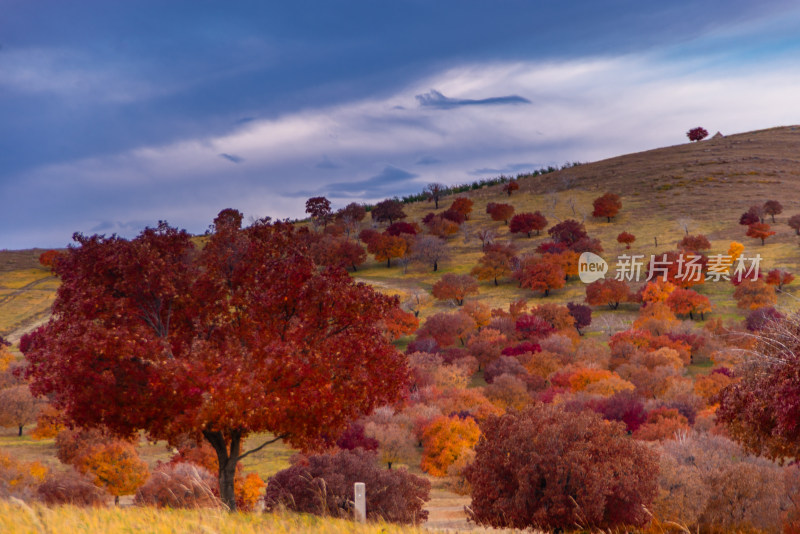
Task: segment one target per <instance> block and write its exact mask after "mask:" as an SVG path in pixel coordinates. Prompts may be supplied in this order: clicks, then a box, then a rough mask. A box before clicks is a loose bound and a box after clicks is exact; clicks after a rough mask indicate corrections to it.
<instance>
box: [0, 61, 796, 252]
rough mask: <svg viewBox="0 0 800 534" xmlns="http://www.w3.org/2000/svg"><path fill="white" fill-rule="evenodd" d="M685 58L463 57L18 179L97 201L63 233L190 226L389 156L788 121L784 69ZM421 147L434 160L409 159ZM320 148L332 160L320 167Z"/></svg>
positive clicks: (672, 139)
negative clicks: (265, 115)
mask: <svg viewBox="0 0 800 534" xmlns="http://www.w3.org/2000/svg"><path fill="white" fill-rule="evenodd" d="M697 64H698V63H697V62H692V63H688V62H686V63H681V62H676V61H672V62H666V61H664V60H663V59H659V58H657V57H652V56H644V55H638V56H634V55H632V56H625V57H618V58H597V59H589V60H581V61H571V62H562V63H554V62H550V63H535V62H515V63H506V64H473V65H464V66H460V67H457V68H453V69H450V70H448V71H445V72H442V73H441V74H439V75H436V76H433V77H430V78H426V79H422V80H418V81H416V82H414V83H413V84H410V85H409V86H406V87H404V88H402V89H399V90H398V91H397V93H396V94H394V95H392V96H390V97H387V98H382V99H366V100H363V101H358V102H352V103H350V104H346V105H337V106H330V107H324V108H318V109H308V110H305V111H301V112H297V113H292V114H287V115H285V116H282V117H278V118H275V119H272V120H259V121H251V122H248V123H246V124H245V125H243V126H242V127H241V128H240V129H238V130H237V131H235V132H233V133H231V134H227V135H222V136H213V135H211V136H199V137H197V138H195V139H187V140H184V141H181V142H177V143H173V144H169V145H165V146H153V147H148V148H143V149H137V150H132V151H129V152H126V153H123V154H118V155H114V156H109V157H101V158H91V159H85V160H81V161H74V162H68V163H64V164H60V165H53V166H49V167H43V168H39V169H36V170H34V171H32V172H29V173H27V174H26V175H25V176H20V177H18V178H17V179H18V180H24V181H25V183H26V184H29V187H33V188H36V187H38V188H39V189H40V191H39V192H38V193H37V192H36V191H34V192H33V193H29V195H30V194H32V195H33V196H34V198H35V197H36V195H37V194H40V195H48V194H50V195H57V194H58V192H59V191H62V190H65V189H66V188H78V189H79V190H84V191H87V192H89V193H91V194H89V195H88V196H89V197H92V198H94V199H95V200H94V201H93V203H90V204H87V205H85V206H82V207H81V216H80V217H78V216H70V217H71V218H70V220H68V221H65V222H64V224H65V225H67V226H68V227H69V231H68V232H65V235H69V234H71V232H72V230H73V229H75V228H74V227H75V226H76V225H77V226H79V228H82V229H84V230H86V228H87V227H94V226H96V224H98V223H99V221H105V220H112V221H119V220H123V221H124V220H142V219H149V218H153V219H154V220H157V219H159V218H161V219H164V218H166V219H168V220H170V221H171V222H173V223H175V224H181V225H186V226H188V227H189V228H190V229H191V230H194V231H200V230H202V229H204V228H205V227H206V226H207V225H208V223H209V221H210V220H211V217H213V214H214V213H215V212H216V211H215V210H218V209H221V208H223V207H237V208H240V209H242V210H243V211H245V212H246V213H247V214H248V215H254V216H263V215H272V216H274V217H280V218H282V217H290V216H302V214H303V213H302V210H303V200H304V199H299V198H298V197H297V192H298V191H301V192H302V191H307V192H308V193H309V196H310V195H312V194H318V193H327V194H328V195H329V196H330V197H331V198H332V199H334V200H336V199H339V201H340V202H339V203H340V204H342V203H344V202H348V201H351V200H352V199H351V198H349V197H347V196H346V195H344V194H341V195H337V194H336V192H335V191H329V190H328V189H326V188H327V186H328V185H329V184H335V183H338V182H343V181H362V180H367V179H369V178H370V177H374V176H376V175H379V174H380V173H381V171H382V170H383V169H385V168H387V167H394V168H397V169H402V170H404V171H407V172H409V173H411V174H414V175H417V176H418V177H417V178H414V179H413V183H412V184H411V185H410V186H409V187H410V191H409V192H413V191H416V190H421V188H422V186H423V184H425V183H426V182H428V181H434V180H435V181H442V182H447V183H455V182H465V181H470V180H472V179H474V177H473V176H472V175H470V174H469V173H470V172H471V171H474V170H475V169H480V168H506V167H508V165H509V164H514V163H519V162H526V161H530V162H537V163H539V164H542V165H547V164H560V163H564V162H566V161H576V160H578V161H593V160H598V159H602V158H606V157H611V156H614V155H618V154H624V153H628V152H635V151H640V150H645V149H649V148H656V147H659V146H664V145H670V144H678V143H682V142H686V138H685V132H686V130H688V129H689V128H690V127H693V126H698V125H702V126H704V127H706V128H707V129H708V130H710V131H711V132H712V133H713V132H715V131H717V130H720V131H722V132H723V133H734V132H740V131H747V130H752V129H758V128H765V127H770V126H776V125H782V124H787V123H796V122H800V121H798V119H799V118H800V104H798V103H797V100H796V88H797V87H798V84H799V82H800V73H797V72H795V70H794V69H791V68H787V67H786V66H783V65H780V64H777V63H776V64H766V63H765V64H761V65H749V66H748V68H747V69H740V70H728V71H726V72H719V71H718V70H717V71H715V72H713V73H711V72H709V73H704V71H702V70H694V69H695V67H696V66H697ZM30 83H34V82H32V81H31V82H30ZM431 88H433V89H435V90H437V91H440V92H441V93H443V94H444V95H445V96H446V97H450V98H459V99H486V98H492V97H497V96H504V95H510V94H515V95H520V96H521V97H524V98H527V99H528V100H530V101H531V104H526V105H513V106H512V105H507V106H504V105H493V106H468V107H459V108H455V109H446V110H445V109H431V108H425V107H420V106H419V105H418V103H417V102H416V100H415V98H414V97H415V95H418V94H421V93H426V92H428V91H429V90H430V89H431ZM221 153H226V154H235V155H236V156H237V157H239V158H241V162H240V163H239V164H237V165H233V164H232V163H231V162H230V161H228V160H226V159H225V158H221V157H220V156H219V155H220V154H221ZM423 157H424V158H427V159H428V160H429V161H430V160H436V162H435V163H433V164H428V165H418V164H417V162H419V161H420V159H421V158H423ZM326 158H329V159H330V160H331V161H335V162H336V165H333V166H328V167H327V168H323V169H321V168H319V167H318V163H319V162H320V161H322V160H324V159H326ZM393 185H396V184H393ZM387 191H388V190H387ZM387 194H393V193H391V192H388V193H387ZM365 200H375V199H365ZM65 217H67V215H65ZM89 225H92V226H89ZM0 239H2V240H8V239H9V236H7V235H2V234H0ZM30 244H34V243H30ZM0 246H2V241H0Z"/></svg>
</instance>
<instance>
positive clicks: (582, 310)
mask: <svg viewBox="0 0 800 534" xmlns="http://www.w3.org/2000/svg"><path fill="white" fill-rule="evenodd" d="M567 309H568V310H569V313H570V315H572V318H573V319H575V330H577V331H578V333H579V334H581V335H583V334H582V333H581V328H586V327H587V326H589V325H591V324H592V309H591V308H590V307H589V306H584V305H583V304H575V303H574V302H568V303H567Z"/></svg>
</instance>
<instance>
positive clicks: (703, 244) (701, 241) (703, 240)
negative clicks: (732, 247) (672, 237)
mask: <svg viewBox="0 0 800 534" xmlns="http://www.w3.org/2000/svg"><path fill="white" fill-rule="evenodd" d="M678 248H679V249H681V250H688V251H690V252H702V251H704V250H708V249H710V248H711V243H710V242H709V241H708V238H707V237H706V236H704V235H702V234H699V235H687V236H684V237H683V239H681V240H680V241H679V242H678Z"/></svg>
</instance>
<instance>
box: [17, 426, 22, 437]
mask: <svg viewBox="0 0 800 534" xmlns="http://www.w3.org/2000/svg"><path fill="white" fill-rule="evenodd" d="M17 435H18V436H20V437H22V425H19V434H17Z"/></svg>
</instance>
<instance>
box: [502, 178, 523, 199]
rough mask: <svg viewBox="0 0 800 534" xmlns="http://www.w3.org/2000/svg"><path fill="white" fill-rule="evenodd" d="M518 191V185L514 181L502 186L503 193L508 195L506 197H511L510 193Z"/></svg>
mask: <svg viewBox="0 0 800 534" xmlns="http://www.w3.org/2000/svg"><path fill="white" fill-rule="evenodd" d="M517 189H519V184H518V183H517V181H516V180H511V181H510V182H508V183H506V184H505V185H503V193H508V196H511V193H513V192H514V191H516V190H517Z"/></svg>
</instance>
